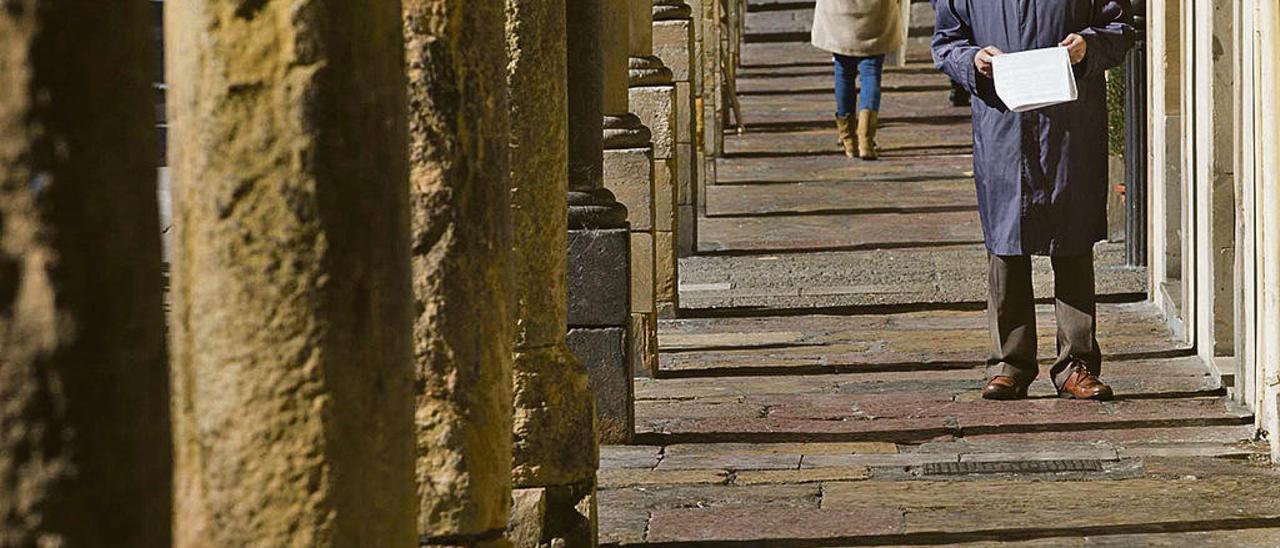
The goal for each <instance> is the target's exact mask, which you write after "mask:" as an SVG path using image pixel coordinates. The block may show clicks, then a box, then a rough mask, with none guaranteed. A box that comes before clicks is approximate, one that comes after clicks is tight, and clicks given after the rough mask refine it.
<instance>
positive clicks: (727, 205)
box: [706, 179, 978, 218]
mask: <svg viewBox="0 0 1280 548" xmlns="http://www.w3.org/2000/svg"><path fill="white" fill-rule="evenodd" d="M977 208H978V202H977V198H976V197H975V196H974V190H973V182H972V181H969V180H964V179H960V180H941V181H911V182H890V181H874V182H859V183H837V182H813V183H796V184H795V185H793V186H790V187H788V188H787V189H786V190H785V191H782V189H777V188H770V187H768V186H762V185H756V186H752V185H712V186H710V187H708V188H707V213H706V214H707V216H708V217H715V218H726V217H758V216H778V215H824V216H825V215H840V214H846V213H859V214H865V213H906V212H915V211H918V212H938V211H948V210H953V211H970V212H976V211H977Z"/></svg>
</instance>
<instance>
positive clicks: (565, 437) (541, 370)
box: [512, 335, 598, 487]
mask: <svg viewBox="0 0 1280 548" xmlns="http://www.w3.org/2000/svg"><path fill="white" fill-rule="evenodd" d="M562 336H563V335H562ZM514 361H515V364H516V365H515V374H514V381H515V382H514V384H515V386H516V391H515V427H514V436H513V438H514V457H513V461H514V462H513V468H512V476H513V477H514V480H515V484H516V485H517V486H520V487H525V486H543V485H557V484H560V485H567V484H571V483H578V482H581V481H584V480H586V479H588V478H590V477H592V475H593V474H594V473H595V470H596V467H597V464H598V460H597V452H596V445H595V436H594V435H593V432H594V430H595V411H594V402H593V398H592V396H591V388H590V385H589V381H588V380H587V369H586V365H585V364H584V363H583V362H582V361H580V360H579V359H578V357H577V356H576V355H575V354H574V353H573V352H572V351H571V350H570V349H569V348H568V347H567V346H566V345H564V344H560V345H555V346H549V347H543V348H536V349H528V350H521V351H517V352H516V353H515V357H514Z"/></svg>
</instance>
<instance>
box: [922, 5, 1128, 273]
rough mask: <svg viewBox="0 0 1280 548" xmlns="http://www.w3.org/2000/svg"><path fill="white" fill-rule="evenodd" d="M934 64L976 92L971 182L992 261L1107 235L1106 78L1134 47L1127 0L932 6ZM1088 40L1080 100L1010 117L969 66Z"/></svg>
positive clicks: (1082, 244) (1065, 251)
mask: <svg viewBox="0 0 1280 548" xmlns="http://www.w3.org/2000/svg"><path fill="white" fill-rule="evenodd" d="M935 7H936V9H937V26H936V27H935V29H934V34H933V60H934V63H935V64H936V65H937V66H938V68H939V69H941V70H942V71H943V72H945V73H947V75H948V76H951V78H952V79H953V80H955V81H956V82H959V83H960V85H962V86H964V87H965V88H967V89H968V90H969V92H970V93H972V94H973V97H974V101H973V140H974V147H973V174H974V181H975V183H976V184H977V189H978V211H979V215H981V217H982V229H983V234H984V235H985V240H986V244H987V249H989V250H990V251H991V252H992V253H994V254H996V255H1080V254H1084V253H1090V252H1092V250H1093V244H1094V243H1096V242H1098V241H1100V240H1103V239H1105V238H1106V235H1107V97H1106V83H1105V79H1104V78H1105V76H1104V73H1105V72H1106V70H1107V69H1109V68H1112V67H1114V66H1116V65H1118V64H1120V62H1121V61H1122V60H1123V59H1124V56H1125V54H1126V52H1128V50H1129V48H1130V47H1132V46H1133V41H1134V31H1133V26H1132V9H1131V6H1130V3H1129V1H1128V0H936V1H935ZM1073 32H1074V33H1076V34H1079V35H1081V36H1083V37H1084V39H1085V42H1086V43H1087V48H1086V52H1085V57H1084V60H1083V61H1081V62H1080V63H1079V64H1077V65H1076V66H1075V74H1076V84H1077V88H1078V89H1079V99H1078V100H1076V101H1074V102H1071V103H1064V104H1061V105H1055V106H1051V107H1046V108H1042V109H1038V110H1034V111H1030V112H1023V113H1016V112H1012V111H1010V110H1009V109H1008V108H1006V107H1005V106H1004V104H1003V103H1002V102H1001V101H1000V99H999V98H998V97H996V93H995V87H994V84H993V82H992V81H991V79H990V78H987V77H986V76H983V75H982V74H981V73H979V72H978V71H977V68H976V67H975V66H974V64H973V58H974V56H975V55H977V53H978V50H979V49H982V48H983V47H986V46H995V47H997V48H999V49H1000V50H1001V51H1003V52H1005V53H1015V52H1019V51H1025V50H1029V49H1036V48H1047V47H1053V46H1057V45H1058V43H1059V42H1061V41H1062V40H1063V39H1064V38H1066V37H1067V35H1068V34H1070V33H1073Z"/></svg>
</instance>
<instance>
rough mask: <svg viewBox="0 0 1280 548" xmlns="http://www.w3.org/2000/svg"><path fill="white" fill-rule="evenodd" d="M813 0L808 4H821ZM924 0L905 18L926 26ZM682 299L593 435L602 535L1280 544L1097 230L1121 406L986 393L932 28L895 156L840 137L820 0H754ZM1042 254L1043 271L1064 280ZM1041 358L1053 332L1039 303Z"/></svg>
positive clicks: (967, 244)
mask: <svg viewBox="0 0 1280 548" xmlns="http://www.w3.org/2000/svg"><path fill="white" fill-rule="evenodd" d="M808 5H810V6H811V3H809V4H808ZM927 6H928V4H918V5H917V7H919V8H920V10H918V11H920V12H924V13H918V14H917V21H916V24H917V25H920V26H924V25H927V24H928V15H929V14H928V13H927ZM751 7H752V11H751V12H750V17H749V27H750V28H749V38H748V39H749V40H750V42H751V43H749V44H748V45H747V47H746V49H745V52H744V63H745V65H746V66H745V68H744V69H743V70H742V75H741V81H740V84H739V89H740V95H741V100H742V105H743V108H744V110H745V115H746V117H747V122H748V126H749V128H750V130H749V131H748V132H747V133H746V134H745V135H742V136H737V135H733V136H730V137H729V138H728V139H727V144H726V148H727V154H726V157H725V158H724V159H723V160H722V161H721V162H720V164H719V174H720V177H719V184H717V185H715V186H713V187H711V188H709V189H708V190H707V198H708V200H707V215H708V216H707V218H705V219H703V221H702V224H701V227H702V234H701V251H702V252H701V253H700V255H699V256H697V257H693V258H689V259H687V260H685V261H684V262H683V263H682V267H683V269H684V272H683V274H682V276H683V280H682V286H683V291H682V299H683V300H684V303H683V304H684V306H685V307H686V308H688V310H687V311H686V316H685V317H684V318H682V319H679V320H672V321H666V322H664V323H663V324H662V326H661V333H660V339H661V347H662V357H661V366H662V371H661V374H660V375H659V376H658V378H655V379H637V387H636V396H637V399H638V402H637V410H636V411H637V428H638V435H637V445H634V446H610V447H605V448H603V450H602V460H603V462H602V470H601V472H600V487H601V492H600V500H599V503H600V521H601V541H602V542H603V543H605V544H610V545H652V546H657V545H661V546H849V545H911V544H917V545H919V544H928V545H940V544H942V545H945V544H960V545H966V546H976V545H988V544H1025V545H1030V546H1079V545H1088V546H1094V545H1102V546H1175V545H1191V546H1275V545H1280V508H1278V507H1277V506H1276V504H1275V501H1276V500H1280V475H1277V474H1276V473H1275V472H1273V471H1272V470H1271V469H1270V468H1269V467H1268V466H1267V465H1266V464H1265V460H1266V455H1265V449H1264V447H1263V446H1262V445H1260V444H1257V443H1254V442H1251V441H1250V438H1251V436H1252V430H1251V426H1250V425H1251V424H1252V417H1251V416H1250V415H1249V414H1248V413H1247V412H1246V411H1243V410H1240V409H1238V408H1236V407H1234V406H1232V405H1231V404H1230V403H1229V401H1228V400H1227V399H1226V398H1225V396H1224V394H1225V390H1224V389H1223V387H1222V381H1221V380H1220V379H1219V378H1218V377H1217V376H1216V375H1214V374H1211V372H1210V371H1208V370H1207V369H1206V368H1205V367H1203V366H1202V365H1201V363H1200V362H1199V361H1198V360H1197V359H1196V358H1195V357H1194V356H1193V354H1192V352H1190V351H1189V350H1187V349H1185V348H1181V347H1179V346H1178V345H1177V344H1174V343H1173V342H1171V339H1170V338H1169V336H1168V334H1167V332H1166V329H1165V327H1164V325H1163V324H1162V322H1161V320H1160V318H1159V316H1158V314H1157V313H1156V312H1155V311H1154V310H1152V309H1151V308H1149V307H1148V306H1147V305H1146V304H1144V303H1143V302H1142V295H1143V294H1144V292H1145V288H1144V286H1143V279H1144V274H1143V273H1142V272H1141V271H1138V270H1132V269H1126V268H1125V267H1123V266H1122V265H1121V262H1122V260H1121V257H1120V251H1121V249H1120V247H1118V246H1117V245H1114V244H1103V245H1101V246H1100V247H1099V249H1098V256H1099V267H1098V268H1099V273H1098V286H1099V292H1100V293H1101V294H1103V295H1104V301H1106V303H1107V304H1104V305H1103V306H1102V308H1101V311H1100V331H1101V333H1100V335H1101V343H1102V345H1103V349H1104V350H1105V351H1106V353H1107V362H1106V369H1105V373H1104V378H1106V379H1107V380H1109V381H1110V382H1111V383H1112V384H1113V385H1114V386H1115V387H1116V389H1117V392H1118V393H1119V397H1118V398H1117V400H1116V401H1114V402H1108V403H1099V402H1073V401H1065V400H1059V399H1057V398H1055V397H1053V389H1052V387H1051V386H1050V385H1049V384H1048V382H1047V380H1045V379H1044V377H1043V376H1042V378H1041V380H1040V381H1039V382H1037V384H1036V385H1035V386H1034V387H1033V390H1032V395H1033V397H1032V398H1031V399H1029V400H1026V401H1020V402H1002V403H998V402H986V401H983V400H981V399H979V398H978V389H979V388H980V387H981V384H982V381H983V376H984V372H983V369H982V364H983V359H984V357H985V351H986V348H987V345H988V344H989V336H988V334H987V332H986V328H985V322H984V318H983V312H982V302H983V299H984V298H985V291H986V286H985V268H986V264H985V259H984V256H983V251H982V246H981V245H980V243H979V242H980V240H981V233H980V228H979V225H978V220H977V212H976V204H975V200H974V196H973V190H972V182H971V180H970V177H971V173H970V172H969V170H970V169H971V167H970V165H971V164H970V162H971V158H970V156H969V152H970V147H971V141H970V137H969V126H968V113H967V110H964V109H956V108H953V107H951V106H949V105H948V103H947V100H946V94H947V91H946V90H947V85H946V84H947V83H946V80H945V79H944V78H943V77H941V76H939V75H938V74H937V73H935V72H934V71H933V70H932V68H931V67H930V66H929V64H928V63H927V62H924V61H925V59H926V58H927V51H926V50H924V49H923V47H919V46H917V47H916V48H914V50H913V55H912V58H913V62H912V63H911V64H909V66H907V67H905V68H894V69H889V70H888V73H887V74H886V80H885V83H886V96H885V105H884V109H883V118H882V120H883V121H884V128H883V130H882V133H881V145H882V149H883V157H884V158H883V160H882V161H880V162H874V163H871V162H859V161H849V160H847V159H845V158H844V157H843V156H842V155H841V154H840V152H839V151H838V149H837V148H836V146H835V145H834V138H833V129H832V126H833V121H832V114H831V111H832V106H831V97H830V91H829V88H830V83H829V75H828V71H829V68H828V67H829V60H828V59H827V58H826V57H825V56H824V55H823V54H820V53H818V52H816V51H814V50H812V49H811V48H810V47H808V46H807V45H805V44H804V43H803V42H798V41H796V40H798V39H802V38H803V36H804V34H803V33H804V31H805V30H806V28H807V25H808V21H809V18H810V17H811V8H806V2H784V1H780V0H775V1H767V2H766V1H753V2H752V4H751ZM1051 284H1052V280H1051V278H1050V277H1049V276H1048V275H1047V265H1046V264H1043V263H1038V272H1037V286H1038V291H1039V292H1040V294H1041V295H1044V296H1047V295H1049V294H1050V292H1049V288H1050V287H1051ZM1040 325H1041V334H1042V340H1041V353H1042V356H1043V357H1044V358H1046V359H1047V358H1048V357H1049V353H1050V352H1051V351H1052V350H1053V346H1054V343H1053V337H1052V325H1053V316H1052V310H1051V309H1050V308H1049V307H1047V306H1043V307H1041V309H1040Z"/></svg>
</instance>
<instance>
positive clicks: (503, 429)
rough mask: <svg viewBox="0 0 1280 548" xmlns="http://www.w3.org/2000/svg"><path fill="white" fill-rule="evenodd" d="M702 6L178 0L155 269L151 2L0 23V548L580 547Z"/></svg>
mask: <svg viewBox="0 0 1280 548" xmlns="http://www.w3.org/2000/svg"><path fill="white" fill-rule="evenodd" d="M703 1H704V2H706V4H703V5H700V6H699V7H700V8H703V11H697V10H694V9H691V7H690V6H688V5H686V4H685V3H683V2H678V1H676V2H672V1H667V0H657V1H656V2H654V1H653V0H503V1H499V0H483V1H478V2H477V1H466V2H464V1H463V0H401V1H395V0H375V1H363V2H356V1H352V0H339V1H334V2H323V3H321V2H314V1H303V2H294V3H283V2H269V1H268V2H222V1H218V0H171V1H170V2H168V3H167V7H166V10H165V31H166V32H165V35H166V72H167V76H168V81H169V83H168V86H167V102H168V104H167V119H168V123H169V127H170V130H169V133H168V140H169V147H168V155H169V158H170V160H171V171H170V173H171V179H172V188H173V204H174V206H173V209H174V222H173V224H174V233H173V234H172V240H171V241H172V246H173V248H172V262H171V264H170V265H169V266H168V270H167V271H166V269H165V268H164V264H163V263H162V258H161V252H160V247H161V246H160V229H159V223H158V213H157V199H156V175H155V170H154V167H155V166H154V161H153V160H152V157H151V155H150V151H152V150H154V149H155V146H154V141H155V136H154V128H153V127H152V125H151V120H152V117H151V111H152V109H153V105H152V104H151V97H152V90H151V89H150V71H149V70H148V68H149V61H150V59H151V57H152V56H153V55H154V52H153V51H152V50H151V43H150V40H149V36H148V31H147V28H148V23H149V15H150V11H149V9H148V5H147V4H148V3H147V2H143V1H141V0H131V1H130V2H125V3H124V4H122V5H120V6H114V5H113V6H112V7H111V8H110V9H107V8H105V7H103V6H99V5H98V4H99V3H95V2H88V1H85V0H70V1H68V2H62V3H58V4H57V6H56V7H51V6H48V5H46V3H41V2H37V1H36V0H19V1H18V2H17V3H14V4H13V5H12V6H9V7H8V8H7V9H6V10H4V12H3V13H0V67H2V68H4V70H0V88H4V89H8V90H10V91H11V93H6V94H0V181H3V186H2V187H0V401H2V402H4V403H3V405H0V544H3V545H10V544H12V545H19V546H21V545H34V544H41V545H43V544H49V545H58V544H69V545H86V546H164V545H171V544H172V545H178V546H204V545H307V546H326V545H327V546H336V545H343V546H346V545H368V546H408V545H413V544H418V545H431V546H503V545H509V544H514V545H516V546H542V545H567V546H582V545H591V544H594V542H595V499H594V493H595V470H596V468H597V462H598V456H597V455H598V451H597V444H598V440H599V439H600V438H601V437H603V439H605V440H606V441H626V440H627V439H628V438H629V436H630V434H631V432H632V430H633V421H634V419H633V416H634V415H633V410H632V404H633V401H632V400H633V397H632V395H631V382H632V376H633V375H634V374H637V373H650V372H652V371H653V370H654V369H656V366H657V340H656V319H657V318H658V317H659V316H671V315H674V314H675V312H676V309H677V308H678V298H677V285H678V273H677V264H678V256H681V255H687V254H689V253H692V252H693V248H694V234H695V231H696V218H697V214H698V210H697V209H698V206H697V204H698V203H700V202H699V201H698V198H697V195H698V189H699V188H700V187H701V185H702V184H705V182H706V181H707V180H708V179H709V178H710V177H711V175H708V173H707V172H708V168H711V171H712V172H713V171H714V151H716V150H720V149H717V148H714V147H716V146H718V145H715V143H716V142H717V139H716V138H715V136H717V135H719V133H720V125H718V122H715V121H716V120H719V119H720V118H719V117H718V116H716V117H712V116H709V115H706V114H705V113H706V112H707V111H706V110H705V108H706V105H708V104H719V103H716V102H715V101H716V99H714V97H715V96H717V95H718V94H720V93H721V92H722V89H721V88H718V87H714V86H708V85H706V84H705V82H706V81H707V80H709V79H710V80H714V78H715V77H712V76H710V75H709V73H708V71H707V69H706V66H705V65H703V64H702V61H701V59H702V58H703V57H704V56H706V55H719V53H709V52H710V50H711V49H714V50H716V52H718V51H719V49H720V48H719V44H720V42H719V40H718V39H717V40H716V41H715V42H714V44H715V45H714V47H713V46H712V45H711V44H712V42H706V41H700V40H699V36H700V34H699V33H702V34H708V33H711V32H716V31H714V30H713V27H714V28H716V29H718V28H719V23H718V21H719V17H720V15H719V14H720V13H721V12H719V11H716V10H717V9H720V8H717V7H716V6H719V5H720V4H719V2H718V0H703ZM708 6H710V7H708ZM706 9H710V10H711V11H705V10H706ZM708 17H713V18H714V19H709V18H708ZM699 29H702V30H699ZM708 35H709V34H708ZM708 48H710V49H708ZM717 66H718V65H717ZM716 72H717V73H719V72H720V71H719V70H717V71H716ZM104 82H110V84H109V85H106V84H104ZM712 112H714V110H713V111H712ZM708 127H710V128H711V129H708ZM709 134H710V135H711V137H710V138H709V137H708V135H709ZM166 286H167V297H166ZM166 309H167V328H166ZM166 332H167V339H168V340H167V344H166ZM597 407H598V408H599V413H598V414H597V411H596V409H597ZM597 417H598V418H597ZM597 425H598V426H597ZM165 516H173V518H172V519H171V520H170V519H167V518H166V517H165Z"/></svg>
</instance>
